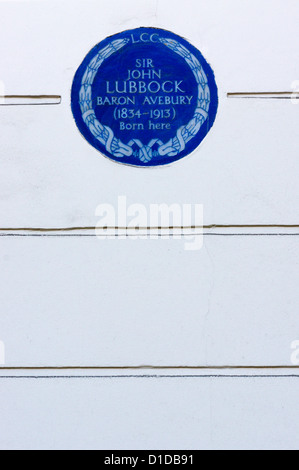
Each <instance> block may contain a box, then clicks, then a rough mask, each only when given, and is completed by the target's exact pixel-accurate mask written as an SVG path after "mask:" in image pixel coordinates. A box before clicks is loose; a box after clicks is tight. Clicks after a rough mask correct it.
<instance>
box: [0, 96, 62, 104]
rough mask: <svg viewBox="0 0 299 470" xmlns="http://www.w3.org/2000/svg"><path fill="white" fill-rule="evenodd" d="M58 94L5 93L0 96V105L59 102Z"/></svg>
mask: <svg viewBox="0 0 299 470" xmlns="http://www.w3.org/2000/svg"><path fill="white" fill-rule="evenodd" d="M61 100H62V98H61V96H60V95H5V96H0V106H37V105H39V106H42V105H57V104H60V103H61Z"/></svg>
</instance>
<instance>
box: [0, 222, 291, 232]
mask: <svg viewBox="0 0 299 470" xmlns="http://www.w3.org/2000/svg"><path fill="white" fill-rule="evenodd" d="M243 228H246V229H267V228H269V229H271V228H272V229H273V228H278V229H284V228H285V229H299V224H294V225H286V224H269V225H261V224H260V225H236V224H228V225H223V224H212V225H201V226H200V225H194V226H169V227H112V226H108V227H95V226H93V227H64V228H63V227H59V228H54V227H53V228H52V227H48V228H45V227H44V228H41V227H23V228H17V227H16V228H0V232H45V233H47V232H49V233H51V232H76V231H78V232H79V231H100V230H103V231H106V230H115V231H124V230H126V231H153V230H155V231H156V230H161V231H163V230H212V229H243Z"/></svg>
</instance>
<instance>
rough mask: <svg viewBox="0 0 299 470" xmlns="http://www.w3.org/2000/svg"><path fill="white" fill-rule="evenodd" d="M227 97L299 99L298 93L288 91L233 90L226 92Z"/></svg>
mask: <svg viewBox="0 0 299 470" xmlns="http://www.w3.org/2000/svg"><path fill="white" fill-rule="evenodd" d="M227 98H240V99H260V100H261V99H262V100H265V99H268V100H269V99H270V100H271V99H272V100H279V99H280V100H299V93H296V92H290V91H280V92H248V93H244V92H235V93H227Z"/></svg>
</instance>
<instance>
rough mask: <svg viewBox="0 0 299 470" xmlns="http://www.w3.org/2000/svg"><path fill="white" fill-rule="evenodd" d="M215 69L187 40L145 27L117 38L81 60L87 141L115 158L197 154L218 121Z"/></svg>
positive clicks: (79, 112) (144, 162)
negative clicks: (200, 145)
mask: <svg viewBox="0 0 299 470" xmlns="http://www.w3.org/2000/svg"><path fill="white" fill-rule="evenodd" d="M217 108H218V92H217V86H216V82H215V77H214V73H213V71H212V69H211V67H210V66H209V64H208V63H207V62H206V60H205V59H204V57H203V56H202V54H201V53H200V52H199V51H198V50H197V49H196V48H195V47H193V46H192V45H191V44H189V43H188V42H187V41H186V40H185V39H182V38H181V37H179V36H177V35H175V34H173V33H171V32H168V31H164V30H162V29H156V28H139V29H135V30H131V31H125V32H123V33H120V34H116V35H115V36H112V37H109V38H107V39H105V40H104V41H102V42H101V43H100V44H98V45H97V46H96V47H95V48H94V49H92V51H91V52H90V53H89V54H88V55H87V57H86V58H85V59H84V61H83V63H82V64H81V65H80V67H79V69H78V71H77V73H76V75H75V78H74V82H73V87H72V111H73V115H74V118H75V121H76V123H77V126H78V128H79V130H80V132H81V133H82V135H83V136H84V137H85V139H86V140H87V141H88V142H89V143H90V144H91V145H92V146H93V147H95V148H96V149H97V150H99V151H100V152H101V153H102V154H104V155H106V156H107V157H109V158H110V159H112V160H114V161H116V162H119V163H124V164H127V165H134V166H139V167H152V166H159V165H167V164H169V163H172V162H174V161H176V160H179V159H181V158H183V157H186V156H187V155H189V154H190V153H191V152H193V151H194V150H195V149H196V148H197V147H198V146H199V144H200V143H201V142H202V141H203V139H204V138H205V137H206V135H207V134H208V132H209V131H210V129H211V127H212V126H213V124H214V121H215V118H216V114H217Z"/></svg>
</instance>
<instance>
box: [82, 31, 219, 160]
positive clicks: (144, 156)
mask: <svg viewBox="0 0 299 470" xmlns="http://www.w3.org/2000/svg"><path fill="white" fill-rule="evenodd" d="M129 42H130V40H129V39H117V40H114V41H112V42H111V43H110V44H108V46H106V47H104V48H103V49H102V50H101V51H99V52H98V54H97V55H96V56H95V57H94V58H93V59H92V60H91V62H90V63H89V65H88V67H87V69H86V72H85V73H84V76H83V78H82V83H81V89H80V92H79V102H80V107H81V112H82V118H83V121H84V122H85V124H86V125H87V127H88V128H89V130H90V132H91V133H92V135H93V136H94V137H95V138H96V139H97V140H98V141H99V142H100V143H101V144H102V145H103V146H104V147H105V148H106V150H107V152H109V153H110V154H112V155H113V156H114V157H116V158H124V157H130V156H134V157H135V158H138V159H139V160H140V161H141V162H143V163H149V162H150V161H151V160H152V159H153V158H154V157H158V156H163V157H165V156H167V157H174V156H176V155H178V154H179V153H181V152H183V151H184V150H185V148H186V145H187V143H188V142H190V140H192V139H193V138H194V137H195V136H196V135H197V134H198V132H199V131H200V129H201V127H202V125H203V124H204V123H205V121H206V120H207V118H208V115H209V109H210V104H211V94H210V88H209V85H208V79H207V76H206V74H205V72H204V70H203V68H202V66H201V64H200V63H199V61H198V59H197V58H196V57H195V56H194V55H193V54H191V53H190V52H189V51H188V49H187V48H186V47H184V46H182V45H181V44H180V43H179V42H177V41H175V40H174V39H166V38H160V42H161V43H162V44H164V45H165V46H166V47H168V48H170V49H171V50H172V51H174V52H175V53H177V54H179V55H180V56H181V57H183V58H184V59H185V61H186V62H187V64H188V65H189V67H190V68H191V70H192V72H193V74H194V76H195V79H196V82H197V84H198V100H197V108H196V110H195V113H194V116H193V118H192V119H191V121H190V122H189V123H188V124H187V125H185V126H182V127H181V128H180V129H178V131H177V134H176V136H175V137H174V138H172V139H170V141H169V142H167V143H163V142H162V141H161V140H160V139H153V140H151V141H150V142H149V143H148V145H144V144H143V143H142V142H141V141H140V140H138V139H133V140H131V141H130V142H129V143H128V144H125V143H123V142H122V141H121V140H120V139H117V138H116V137H115V135H114V132H113V130H112V129H111V128H110V127H108V126H105V125H103V124H101V123H100V122H99V120H98V119H97V117H96V114H95V111H94V109H93V106H92V84H93V82H94V79H95V77H96V74H97V72H98V70H99V68H100V67H101V65H102V64H103V63H104V61H105V60H107V59H108V57H110V56H111V55H112V54H114V53H115V52H117V51H119V50H121V49H122V48H123V47H125V46H126V45H127V44H128V43H129ZM154 147H156V150H154ZM134 148H135V150H134Z"/></svg>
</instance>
